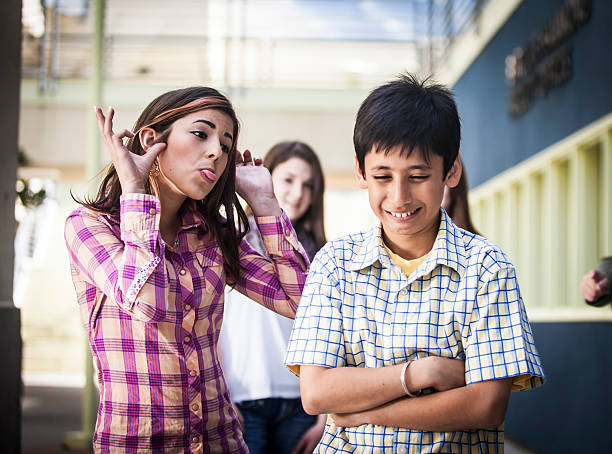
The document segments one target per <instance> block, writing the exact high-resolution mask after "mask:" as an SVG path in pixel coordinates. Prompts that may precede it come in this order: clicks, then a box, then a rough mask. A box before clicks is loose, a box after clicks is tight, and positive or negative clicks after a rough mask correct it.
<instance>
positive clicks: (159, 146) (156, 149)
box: [143, 142, 166, 167]
mask: <svg viewBox="0 0 612 454" xmlns="http://www.w3.org/2000/svg"><path fill="white" fill-rule="evenodd" d="M165 149H166V143H165V142H159V143H156V144H155V145H153V146H152V147H151V148H149V150H148V151H147V152H146V153H145V154H144V155H143V159H144V160H145V162H146V163H147V165H148V166H149V167H151V166H152V165H153V161H155V159H157V157H158V156H159V154H160V153H161V152H162V151H164V150H165Z"/></svg>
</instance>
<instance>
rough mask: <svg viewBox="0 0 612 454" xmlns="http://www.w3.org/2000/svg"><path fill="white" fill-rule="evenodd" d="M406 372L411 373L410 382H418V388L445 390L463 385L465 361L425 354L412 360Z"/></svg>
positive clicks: (407, 378)
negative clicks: (425, 355)
mask: <svg viewBox="0 0 612 454" xmlns="http://www.w3.org/2000/svg"><path fill="white" fill-rule="evenodd" d="M406 373H407V374H408V373H410V374H412V376H411V377H410V382H412V383H415V384H419V386H417V388H419V389H425V388H434V389H435V390H436V391H446V390H448V389H453V388H459V387H461V386H465V362H464V361H462V360H460V359H451V358H442V357H440V356H427V357H425V358H421V359H418V360H416V361H414V363H413V364H411V365H410V367H409V368H408V369H407V371H406ZM408 380H409V377H406V381H407V382H408Z"/></svg>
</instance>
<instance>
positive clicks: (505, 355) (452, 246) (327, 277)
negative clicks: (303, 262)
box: [285, 210, 544, 454]
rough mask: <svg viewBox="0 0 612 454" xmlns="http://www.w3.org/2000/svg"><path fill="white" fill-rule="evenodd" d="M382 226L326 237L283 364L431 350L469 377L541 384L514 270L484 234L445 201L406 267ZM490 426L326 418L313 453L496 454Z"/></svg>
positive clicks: (360, 361) (337, 362)
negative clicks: (448, 427) (427, 245)
mask: <svg viewBox="0 0 612 454" xmlns="http://www.w3.org/2000/svg"><path fill="white" fill-rule="evenodd" d="M381 235H382V231H381V227H377V228H373V229H371V230H368V231H365V232H360V233H355V234H351V235H348V236H345V237H342V238H339V239H337V240H334V241H331V242H329V243H328V244H327V245H326V246H324V247H323V249H321V251H320V252H319V253H318V254H317V255H316V257H315V259H314V261H313V263H312V265H311V267H310V271H309V273H308V278H307V281H306V285H305V287H304V292H303V294H302V299H301V301H300V305H299V307H298V311H297V314H296V318H295V324H294V327H293V331H292V334H291V338H290V341H289V346H288V348H287V357H286V360H285V364H286V365H287V366H288V367H289V368H290V369H292V370H293V371H294V372H296V373H298V372H299V365H302V364H305V365H315V366H324V367H383V366H389V365H393V364H398V363H403V362H406V361H409V360H415V359H418V358H422V357H425V356H429V355H435V356H442V357H448V358H456V359H463V360H465V381H466V384H470V383H476V382H480V381H485V380H493V379H501V378H506V377H513V378H514V379H513V384H512V389H513V390H520V389H528V388H532V387H535V386H538V385H540V384H542V383H543V380H544V372H543V370H542V366H541V363H540V358H539V356H538V353H537V350H536V348H535V345H534V342H533V336H532V333H531V327H530V326H529V322H528V320H527V315H526V313H525V308H524V305H523V301H522V299H521V295H520V291H519V286H518V282H517V279H516V273H515V269H514V267H513V265H512V264H511V263H510V261H509V260H508V258H507V257H506V255H505V254H504V253H503V252H502V251H501V250H500V249H499V248H498V247H497V246H495V245H493V244H491V243H489V242H488V241H487V240H486V239H484V238H482V237H480V236H477V235H474V234H472V233H470V232H467V231H465V230H463V229H460V228H458V227H457V226H455V225H454V224H453V222H452V221H451V219H450V217H449V216H448V215H447V214H446V212H445V211H444V210H441V222H440V228H439V231H438V235H437V237H436V240H435V242H434V245H433V248H432V250H431V251H430V253H429V254H428V256H427V258H426V259H425V260H424V261H423V263H421V264H420V265H419V266H418V267H417V269H416V270H415V271H414V272H413V273H412V274H411V275H410V276H406V275H405V274H404V273H403V272H402V270H401V268H400V267H399V266H398V265H397V264H395V263H394V262H393V261H392V260H391V259H390V257H389V255H388V254H387V252H386V251H385V248H384V246H383V240H382V236H381ZM503 440H504V432H503V424H502V425H500V426H499V427H497V428H495V429H492V430H471V431H456V432H423V431H418V430H409V429H401V428H395V427H388V426H377V425H371V424H364V425H361V426H358V427H347V428H344V427H337V426H336V425H335V424H334V422H333V420H332V419H331V418H328V422H327V425H326V428H325V433H324V435H323V438H322V439H321V442H320V443H319V445H318V447H317V449H316V450H315V452H318V453H332V452H333V453H349V452H350V453H352V452H360V453H389V454H391V453H397V452H409V453H424V452H428V453H429V452H444V453H447V452H452V453H475V452H476V453H478V452H486V453H499V452H503Z"/></svg>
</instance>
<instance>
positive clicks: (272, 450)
mask: <svg viewBox="0 0 612 454" xmlns="http://www.w3.org/2000/svg"><path fill="white" fill-rule="evenodd" d="M237 405H238V408H239V410H240V411H241V412H242V416H243V417H244V441H245V442H246V444H247V446H248V447H249V451H250V452H251V454H291V451H292V450H293V448H294V447H295V445H296V444H297V442H298V441H299V440H300V438H301V437H302V434H303V433H304V432H306V430H308V429H309V428H310V427H311V426H312V425H313V424H314V423H315V422H316V420H317V417H316V416H311V415H309V414H307V413H306V412H305V411H304V409H303V408H302V401H301V400H300V399H258V400H247V401H244V402H240V403H239V404H237Z"/></svg>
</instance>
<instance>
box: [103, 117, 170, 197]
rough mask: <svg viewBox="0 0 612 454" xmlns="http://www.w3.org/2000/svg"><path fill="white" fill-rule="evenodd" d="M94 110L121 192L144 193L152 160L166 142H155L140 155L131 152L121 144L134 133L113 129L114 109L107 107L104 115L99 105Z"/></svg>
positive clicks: (163, 147)
mask: <svg viewBox="0 0 612 454" xmlns="http://www.w3.org/2000/svg"><path fill="white" fill-rule="evenodd" d="M94 110H95V112H96V119H97V120H98V129H99V130H100V135H101V136H102V138H103V139H104V143H105V144H106V148H107V149H108V151H109V153H110V156H111V159H112V161H113V165H114V166H115V170H116V171H117V176H118V177H119V182H120V183H121V192H122V193H123V194H128V193H144V192H145V181H146V180H147V178H149V173H150V172H151V167H152V166H153V162H154V161H155V158H157V156H158V155H159V154H160V153H161V152H162V151H163V150H165V149H166V144H165V143H157V144H155V145H153V146H151V147H150V148H149V149H148V150H147V152H146V153H145V154H144V155H142V156H140V155H137V154H135V153H132V152H130V150H128V149H127V148H126V146H125V145H124V144H123V139H124V138H126V137H128V138H132V137H134V134H133V133H132V132H131V131H129V130H127V129H123V130H121V131H119V132H114V131H113V117H114V115H115V110H114V109H113V108H112V107H109V108H108V112H107V114H106V116H105V115H104V113H103V112H102V109H100V108H99V107H94Z"/></svg>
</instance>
